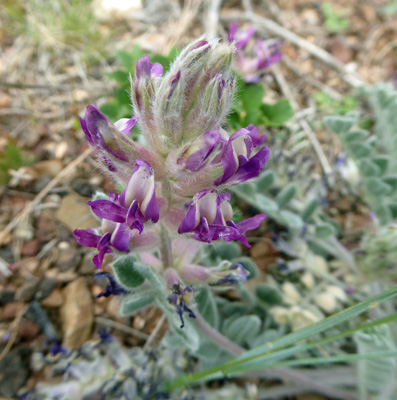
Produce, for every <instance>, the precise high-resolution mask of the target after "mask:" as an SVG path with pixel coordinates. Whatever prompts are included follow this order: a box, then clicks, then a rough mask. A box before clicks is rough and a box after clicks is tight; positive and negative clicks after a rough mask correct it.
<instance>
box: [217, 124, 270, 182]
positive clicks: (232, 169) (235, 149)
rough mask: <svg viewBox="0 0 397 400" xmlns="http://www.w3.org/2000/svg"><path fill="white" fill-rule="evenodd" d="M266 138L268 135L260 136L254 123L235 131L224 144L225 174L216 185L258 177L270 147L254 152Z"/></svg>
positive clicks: (222, 157) (222, 159)
mask: <svg viewBox="0 0 397 400" xmlns="http://www.w3.org/2000/svg"><path fill="white" fill-rule="evenodd" d="M265 139H266V136H265V135H262V136H259V132H258V129H257V128H256V127H254V126H253V125H252V124H250V125H249V126H248V127H247V128H242V129H239V130H237V131H236V132H234V133H233V135H232V136H230V138H229V140H228V142H227V143H226V145H225V146H224V149H223V152H222V155H221V161H222V164H223V175H222V176H221V177H219V178H218V179H217V180H216V181H215V185H216V186H219V185H222V184H224V183H229V184H230V183H234V184H236V183H237V184H238V183H243V182H245V181H247V180H248V179H251V178H256V177H257V176H258V175H259V174H260V172H261V171H262V170H263V168H264V167H265V165H266V162H267V160H268V158H269V149H268V147H267V146H263V147H262V148H261V149H260V150H259V151H258V152H257V153H256V154H255V155H253V154H252V153H253V149H254V148H255V147H259V146H261V145H262V143H263V141H264V140H265Z"/></svg>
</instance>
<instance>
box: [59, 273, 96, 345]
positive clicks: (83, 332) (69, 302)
mask: <svg viewBox="0 0 397 400" xmlns="http://www.w3.org/2000/svg"><path fill="white" fill-rule="evenodd" d="M63 295H64V303H63V306H62V308H61V316H62V329H63V345H64V346H66V347H70V348H73V349H75V348H78V347H80V346H81V345H83V343H84V342H85V341H86V340H88V338H89V336H90V333H91V328H92V324H93V321H94V318H93V304H92V296H91V292H90V291H89V290H88V288H87V285H86V282H85V279H84V278H82V277H81V278H78V279H76V280H74V281H73V282H70V283H69V284H68V285H67V286H66V287H65V289H64V290H63Z"/></svg>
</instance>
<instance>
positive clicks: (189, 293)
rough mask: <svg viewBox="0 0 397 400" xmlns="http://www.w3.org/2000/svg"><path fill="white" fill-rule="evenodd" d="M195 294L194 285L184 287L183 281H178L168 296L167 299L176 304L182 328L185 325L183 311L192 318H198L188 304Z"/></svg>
mask: <svg viewBox="0 0 397 400" xmlns="http://www.w3.org/2000/svg"><path fill="white" fill-rule="evenodd" d="M193 296H194V289H193V286H186V287H184V286H183V285H182V284H181V283H177V284H175V285H174V287H173V292H172V293H171V294H170V295H169V296H168V297H167V300H168V301H169V302H170V303H171V304H172V305H174V306H175V308H176V313H177V314H178V315H179V317H180V319H181V322H182V324H181V328H183V327H184V326H185V321H184V319H183V313H184V312H187V313H188V314H189V317H190V318H196V316H195V315H194V313H193V311H192V310H191V309H190V308H189V307H188V306H187V304H189V303H190V302H191V301H192V299H193Z"/></svg>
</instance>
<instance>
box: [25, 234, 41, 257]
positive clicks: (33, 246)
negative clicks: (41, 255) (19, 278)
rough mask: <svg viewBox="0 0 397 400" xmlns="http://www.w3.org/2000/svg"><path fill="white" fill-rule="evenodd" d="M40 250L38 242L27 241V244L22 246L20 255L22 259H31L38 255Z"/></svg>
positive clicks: (36, 240) (37, 240)
mask: <svg viewBox="0 0 397 400" xmlns="http://www.w3.org/2000/svg"><path fill="white" fill-rule="evenodd" d="M40 249H41V243H40V240H39V239H37V238H34V239H32V240H29V242H26V243H24V244H23V246H22V249H21V255H22V256H23V257H33V256H35V255H37V254H38V252H39V251H40Z"/></svg>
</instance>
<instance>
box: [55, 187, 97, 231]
mask: <svg viewBox="0 0 397 400" xmlns="http://www.w3.org/2000/svg"><path fill="white" fill-rule="evenodd" d="M88 200H91V198H87V197H82V196H79V195H78V194H77V193H70V194H68V195H66V196H65V197H64V198H63V199H62V201H61V205H60V207H59V208H58V211H57V213H56V218H57V219H58V221H59V222H62V223H63V224H65V225H66V226H67V227H68V228H69V230H70V232H73V231H74V230H75V229H88V228H92V227H95V226H97V225H99V222H98V220H96V219H95V218H94V217H93V216H92V214H91V211H90V207H88V206H87V204H86V203H87V201H88Z"/></svg>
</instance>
